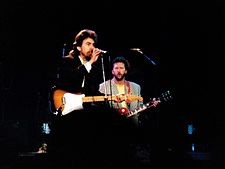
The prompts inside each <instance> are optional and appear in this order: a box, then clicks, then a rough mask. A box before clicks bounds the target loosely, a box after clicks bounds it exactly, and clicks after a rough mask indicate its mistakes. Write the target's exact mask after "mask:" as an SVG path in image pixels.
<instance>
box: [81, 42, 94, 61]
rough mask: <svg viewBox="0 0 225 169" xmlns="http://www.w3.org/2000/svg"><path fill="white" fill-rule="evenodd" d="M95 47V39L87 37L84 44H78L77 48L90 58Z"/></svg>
mask: <svg viewBox="0 0 225 169" xmlns="http://www.w3.org/2000/svg"><path fill="white" fill-rule="evenodd" d="M94 48H95V41H94V40H93V39H92V38H86V39H84V40H83V42H82V45H81V46H78V47H77V49H78V50H79V51H80V54H81V55H83V56H85V57H88V58H90V57H91V56H92V55H91V54H92V52H93V49H94Z"/></svg>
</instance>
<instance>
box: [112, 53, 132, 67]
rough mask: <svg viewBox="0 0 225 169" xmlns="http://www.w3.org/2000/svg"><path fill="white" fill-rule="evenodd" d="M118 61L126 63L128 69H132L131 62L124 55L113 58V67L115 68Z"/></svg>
mask: <svg viewBox="0 0 225 169" xmlns="http://www.w3.org/2000/svg"><path fill="white" fill-rule="evenodd" d="M118 62H122V63H124V65H125V69H126V70H129V69H130V63H129V62H128V60H127V59H125V57H123V56H117V57H116V58H115V59H113V61H112V69H113V66H114V63H118Z"/></svg>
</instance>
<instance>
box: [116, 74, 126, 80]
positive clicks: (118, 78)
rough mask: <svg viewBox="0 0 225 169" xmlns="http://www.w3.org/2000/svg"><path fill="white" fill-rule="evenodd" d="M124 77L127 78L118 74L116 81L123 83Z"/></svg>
mask: <svg viewBox="0 0 225 169" xmlns="http://www.w3.org/2000/svg"><path fill="white" fill-rule="evenodd" d="M124 77H125V74H118V75H116V76H115V79H116V80H117V81H122V80H123V79H124Z"/></svg>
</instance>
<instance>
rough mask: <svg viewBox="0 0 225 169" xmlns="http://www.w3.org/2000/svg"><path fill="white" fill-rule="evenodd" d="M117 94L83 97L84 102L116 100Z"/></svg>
mask: <svg viewBox="0 0 225 169" xmlns="http://www.w3.org/2000/svg"><path fill="white" fill-rule="evenodd" d="M115 99H116V96H86V97H83V98H82V101H83V102H97V101H105V100H115Z"/></svg>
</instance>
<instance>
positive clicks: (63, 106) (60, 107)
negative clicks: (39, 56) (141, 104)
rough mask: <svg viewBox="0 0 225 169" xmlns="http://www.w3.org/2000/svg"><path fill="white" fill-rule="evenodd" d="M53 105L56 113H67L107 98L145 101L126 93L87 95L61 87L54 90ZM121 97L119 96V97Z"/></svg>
mask: <svg viewBox="0 0 225 169" xmlns="http://www.w3.org/2000/svg"><path fill="white" fill-rule="evenodd" d="M52 97H53V98H52V100H53V105H54V107H55V110H56V111H54V114H55V115H58V114H61V115H66V114H68V113H71V112H72V111H75V110H82V109H83V103H84V102H98V101H105V100H114V101H117V100H118V99H119V100H121V101H122V100H131V101H132V100H138V101H143V98H142V97H141V96H136V95H130V94H124V95H119V96H118V95H113V96H85V95H84V94H75V93H70V92H67V91H64V90H61V89H56V90H54V91H53V95H52ZM118 97H119V98H118Z"/></svg>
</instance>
